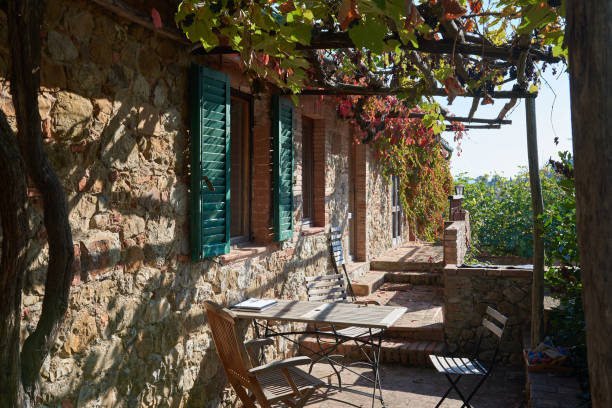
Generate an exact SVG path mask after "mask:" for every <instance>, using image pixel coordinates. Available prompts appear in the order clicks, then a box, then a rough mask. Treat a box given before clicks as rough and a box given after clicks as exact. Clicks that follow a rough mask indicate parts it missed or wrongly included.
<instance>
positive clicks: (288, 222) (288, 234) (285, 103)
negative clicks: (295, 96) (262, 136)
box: [272, 96, 294, 242]
mask: <svg viewBox="0 0 612 408" xmlns="http://www.w3.org/2000/svg"><path fill="white" fill-rule="evenodd" d="M272 104H273V113H274V120H273V123H272V124H273V128H274V132H273V136H274V140H273V157H272V174H273V179H274V188H273V198H274V239H275V240H276V241H278V242H280V241H284V240H287V239H291V238H292V237H293V115H294V110H293V102H291V101H290V100H289V99H286V98H280V97H279V96H274V97H273V99H272Z"/></svg>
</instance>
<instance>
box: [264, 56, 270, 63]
mask: <svg viewBox="0 0 612 408" xmlns="http://www.w3.org/2000/svg"><path fill="white" fill-rule="evenodd" d="M268 62H270V56H269V55H268V54H264V56H263V64H264V65H268Z"/></svg>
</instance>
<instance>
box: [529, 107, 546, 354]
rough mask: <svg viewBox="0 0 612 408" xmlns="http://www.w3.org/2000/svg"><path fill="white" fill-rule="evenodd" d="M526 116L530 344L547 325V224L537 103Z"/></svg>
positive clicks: (534, 343)
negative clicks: (530, 229) (530, 222)
mask: <svg viewBox="0 0 612 408" xmlns="http://www.w3.org/2000/svg"><path fill="white" fill-rule="evenodd" d="M525 112H526V114H527V156H528V158H529V185H530V186H531V208H532V212H533V278H532V279H533V280H532V285H531V344H532V346H534V347H535V346H537V345H538V344H540V342H541V341H542V333H543V327H542V326H543V322H544V224H543V223H542V219H541V218H540V217H541V216H542V213H543V212H544V203H543V200H542V185H541V183H540V165H539V163H538V134H537V126H536V109H535V99H527V100H525Z"/></svg>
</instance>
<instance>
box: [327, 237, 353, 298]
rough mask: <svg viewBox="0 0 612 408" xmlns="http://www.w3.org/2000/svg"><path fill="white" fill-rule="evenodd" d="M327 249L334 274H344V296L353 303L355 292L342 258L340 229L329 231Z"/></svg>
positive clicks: (344, 260)
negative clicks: (329, 252) (330, 256)
mask: <svg viewBox="0 0 612 408" xmlns="http://www.w3.org/2000/svg"><path fill="white" fill-rule="evenodd" d="M329 249H330V251H331V255H332V261H333V265H334V269H335V270H336V274H342V273H344V278H345V279H346V282H345V286H346V294H347V295H348V296H349V297H350V298H351V299H350V300H351V301H352V302H354V301H355V292H353V287H352V286H351V280H350V278H349V276H348V272H347V271H346V259H345V258H344V248H343V246H342V228H340V227H331V228H330V230H329ZM340 267H342V271H340Z"/></svg>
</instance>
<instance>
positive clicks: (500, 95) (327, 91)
mask: <svg viewBox="0 0 612 408" xmlns="http://www.w3.org/2000/svg"><path fill="white" fill-rule="evenodd" d="M398 94H408V95H411V94H415V90H414V88H386V87H385V88H372V87H365V86H359V85H338V86H335V87H330V88H315V89H303V90H302V91H301V92H299V93H298V94H297V95H337V96H341V95H372V96H375V95H398ZM424 94H426V95H431V96H447V95H448V94H447V93H446V90H445V89H444V88H434V89H428V90H425V91H424ZM284 95H289V93H288V92H285V93H284ZM488 95H489V96H490V97H491V98H494V99H512V98H521V99H534V98H536V97H537V96H538V93H537V92H534V93H528V92H523V91H519V92H517V91H494V92H489V93H488ZM457 96H463V97H467V98H473V97H475V96H479V95H477V94H475V93H474V92H469V91H468V92H465V93H463V94H460V95H457Z"/></svg>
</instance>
